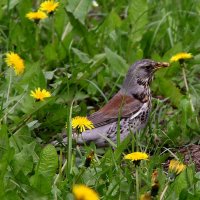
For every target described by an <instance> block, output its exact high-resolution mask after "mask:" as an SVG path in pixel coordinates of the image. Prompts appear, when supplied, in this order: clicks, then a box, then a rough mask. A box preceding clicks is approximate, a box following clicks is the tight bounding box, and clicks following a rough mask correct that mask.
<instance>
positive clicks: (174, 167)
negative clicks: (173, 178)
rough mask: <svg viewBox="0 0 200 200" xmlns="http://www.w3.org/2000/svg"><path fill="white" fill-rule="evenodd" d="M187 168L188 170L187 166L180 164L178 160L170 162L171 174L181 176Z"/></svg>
mask: <svg viewBox="0 0 200 200" xmlns="http://www.w3.org/2000/svg"><path fill="white" fill-rule="evenodd" d="M185 168H186V165H184V164H183V163H181V162H179V161H178V160H171V161H170V164H169V172H171V173H174V174H175V175H178V174H180V173H181V172H182V171H183V170H184V169H185Z"/></svg>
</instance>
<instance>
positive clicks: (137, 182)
mask: <svg viewBox="0 0 200 200" xmlns="http://www.w3.org/2000/svg"><path fill="white" fill-rule="evenodd" d="M135 184H136V199H137V200H139V176H138V166H136V168H135Z"/></svg>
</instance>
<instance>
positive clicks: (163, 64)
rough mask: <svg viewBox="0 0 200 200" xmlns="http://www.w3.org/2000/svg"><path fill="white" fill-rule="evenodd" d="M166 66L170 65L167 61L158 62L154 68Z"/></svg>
mask: <svg viewBox="0 0 200 200" xmlns="http://www.w3.org/2000/svg"><path fill="white" fill-rule="evenodd" d="M164 67H169V63H167V62H156V64H155V66H154V69H155V70H157V69H160V68H164Z"/></svg>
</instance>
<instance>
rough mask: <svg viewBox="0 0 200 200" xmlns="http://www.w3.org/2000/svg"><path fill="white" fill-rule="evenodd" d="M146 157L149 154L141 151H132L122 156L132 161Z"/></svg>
mask: <svg viewBox="0 0 200 200" xmlns="http://www.w3.org/2000/svg"><path fill="white" fill-rule="evenodd" d="M148 158H149V156H148V155H147V154H146V153H142V152H133V153H130V154H127V155H125V156H124V159H126V160H132V161H140V160H148Z"/></svg>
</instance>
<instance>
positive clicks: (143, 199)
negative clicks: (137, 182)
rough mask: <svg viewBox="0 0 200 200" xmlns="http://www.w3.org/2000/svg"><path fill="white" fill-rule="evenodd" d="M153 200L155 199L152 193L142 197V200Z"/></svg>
mask: <svg viewBox="0 0 200 200" xmlns="http://www.w3.org/2000/svg"><path fill="white" fill-rule="evenodd" d="M152 199H153V197H152V196H151V193H150V192H147V193H145V194H142V195H141V196H140V200H152Z"/></svg>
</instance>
